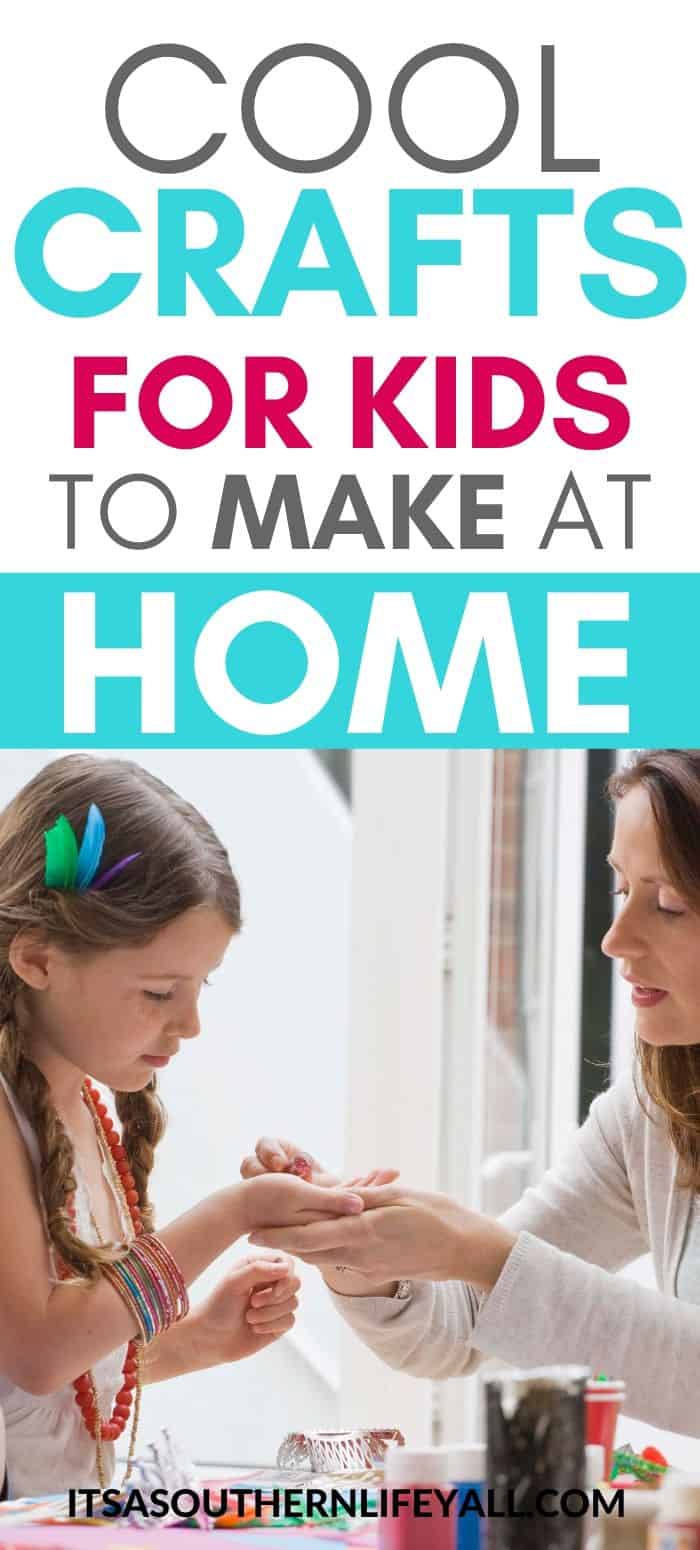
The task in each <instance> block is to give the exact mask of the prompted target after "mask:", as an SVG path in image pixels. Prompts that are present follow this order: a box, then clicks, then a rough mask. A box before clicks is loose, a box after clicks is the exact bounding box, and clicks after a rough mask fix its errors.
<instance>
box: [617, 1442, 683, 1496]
mask: <svg viewBox="0 0 700 1550" xmlns="http://www.w3.org/2000/svg"><path fill="white" fill-rule="evenodd" d="M668 1467H669V1466H668V1462H667V1460H666V1459H665V1458H664V1456H663V1453H659V1450H658V1448H644V1450H643V1452H642V1453H635V1451H634V1449H633V1448H631V1447H630V1446H629V1445H626V1446H623V1447H621V1448H616V1449H615V1451H614V1453H613V1456H612V1465H611V1468H610V1471H609V1475H608V1478H609V1479H610V1480H614V1481H617V1480H619V1479H620V1477H621V1476H625V1477H629V1476H631V1477H632V1478H633V1479H634V1480H641V1481H643V1483H644V1484H645V1485H646V1486H647V1487H648V1488H649V1489H650V1490H652V1489H653V1488H654V1487H657V1488H658V1487H659V1486H661V1485H662V1483H663V1481H664V1478H665V1476H666V1473H667V1471H668Z"/></svg>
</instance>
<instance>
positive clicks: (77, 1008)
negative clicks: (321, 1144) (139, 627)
mask: <svg viewBox="0 0 700 1550" xmlns="http://www.w3.org/2000/svg"><path fill="white" fill-rule="evenodd" d="M239 927H240V904H239V893H238V887H237V885H236V881H235V878H234V877H233V874H232V872H231V868H230V866H229V862H228V858H227V856H226V852H225V851H224V849H223V847H222V845H221V844H220V842H219V841H218V840H217V838H216V835H215V834H214V833H213V832H212V830H211V828H210V827H209V825H208V824H207V823H206V822H205V820H204V819H203V818H202V817H201V815H200V814H199V813H198V812H197V811H196V810H195V809H194V808H193V807H191V806H190V805H189V804H188V803H187V802H184V801H183V800H182V799H181V798H180V797H178V796H176V795H175V793H174V792H173V791H171V790H170V789H169V788H168V787H167V786H165V785H164V784H163V783H162V782H161V781H159V780H157V779H156V778H155V777H154V776H152V775H150V774H148V773H147V772H146V771H145V770H143V769H140V768H139V767H138V766H137V765H135V764H131V763H127V762H124V761H121V760H116V759H101V758H94V757H91V756H89V755H84V754H70V755H68V756H66V757H65V758H62V759H58V760H56V761H55V762H54V763H53V764H50V765H48V766H47V767H46V768H45V769H43V770H42V771H41V772H40V774H38V775H37V776H36V777H35V778H34V779H33V780H32V781H30V782H29V784H28V785H27V786H25V787H24V789H23V790H22V791H20V792H19V794H18V795H17V796H16V797H15V799H14V801H13V802H11V803H10V805H9V807H8V808H7V809H6V810H5V812H4V813H3V814H2V815H0V1178H1V1179H2V1189H1V1190H0V1241H1V1242H2V1254H1V1255H0V1411H1V1412H4V1417H5V1427H6V1432H7V1465H8V1478H9V1489H10V1493H11V1494H12V1495H21V1494H24V1493H42V1492H50V1491H59V1490H63V1489H66V1488H68V1487H70V1486H75V1487H79V1488H82V1487H85V1486H88V1485H98V1484H99V1485H102V1486H104V1485H105V1484H108V1483H109V1482H110V1480H111V1477H112V1474H113V1468H114V1443H115V1441H116V1440H117V1438H118V1437H119V1436H121V1435H122V1434H124V1439H125V1443H127V1444H128V1446H129V1449H130V1456H131V1454H132V1453H133V1448H134V1443H135V1435H134V1433H135V1424H136V1422H137V1419H138V1408H139V1395H140V1389H141V1384H142V1383H154V1382H158V1381H159V1380H162V1379H165V1378H171V1377H174V1376H176V1375H178V1374H180V1373H186V1372H193V1371H196V1370H198V1369H202V1368H205V1367H208V1366H213V1365H215V1364H217V1363H219V1362H230V1361H237V1360H239V1359H240V1358H241V1357H244V1356H248V1355H252V1354H253V1353H254V1352H255V1351H258V1350H261V1349H262V1348H263V1347H264V1346H265V1345H267V1344H269V1342H270V1341H271V1340H274V1339H276V1338H277V1337H278V1336H279V1335H281V1334H282V1333H284V1331H285V1330H287V1329H289V1328H290V1326H291V1325H292V1323H293V1322H294V1309H295V1307H296V1293H297V1290H298V1287H299V1282H298V1280H297V1279H296V1277H295V1276H294V1274H293V1262H292V1261H290V1260H288V1259H287V1257H286V1256H285V1255H284V1254H279V1253H278V1254H276V1255H273V1256H269V1257H267V1258H265V1257H264V1256H263V1257H262V1258H260V1257H258V1258H254V1259H253V1258H250V1259H249V1260H248V1261H246V1262H244V1264H243V1265H242V1266H241V1267H240V1268H238V1269H236V1270H234V1271H233V1272H229V1274H228V1275H227V1276H226V1277H225V1279H224V1280H223V1281H222V1282H221V1284H220V1286H219V1287H218V1288H217V1289H216V1290H215V1291H213V1292H212V1293H211V1295H210V1296H209V1297H207V1298H206V1299H205V1301H203V1302H202V1303H201V1304H200V1305H199V1306H198V1307H197V1308H195V1309H194V1310H192V1311H189V1310H188V1299H187V1290H186V1289H187V1287H188V1286H189V1285H190V1283H191V1282H192V1281H194V1280H196V1278H197V1276H199V1275H200V1274H201V1273H202V1271H203V1270H204V1269H206V1267H207V1266H208V1265H210V1264H211V1263H212V1261H213V1260H215V1259H216V1258H217V1257H218V1256H219V1255H220V1254H221V1253H222V1252H223V1251H224V1250H225V1249H227V1248H228V1247H229V1245H230V1244H232V1243H234V1242H235V1240H236V1239H237V1238H239V1237H240V1236H241V1235H242V1234H243V1233H245V1232H247V1231H249V1230H250V1229H251V1228H253V1227H260V1226H263V1225H265V1224H276V1223H280V1222H287V1221H295V1222H297V1223H302V1222H305V1221H307V1222H308V1221H314V1220H318V1213H319V1211H320V1212H322V1213H324V1214H325V1213H327V1212H333V1211H341V1212H342V1211H346V1210H347V1211H351V1210H353V1209H354V1210H358V1209H360V1210H361V1208H362V1206H361V1201H360V1200H359V1199H358V1198H357V1197H356V1196H353V1195H352V1194H351V1193H350V1192H349V1191H347V1190H337V1191H335V1192H333V1193H332V1195H331V1196H330V1197H329V1196H328V1194H327V1192H326V1191H325V1190H324V1191H321V1190H319V1189H318V1188H317V1187H315V1186H314V1185H312V1184H309V1183H306V1182H304V1181H303V1180H302V1179H300V1178H296V1177H292V1176H289V1177H286V1176H285V1177H283V1178H275V1179H258V1180H253V1181H251V1182H249V1183H246V1184H241V1183H240V1182H239V1183H236V1184H233V1185H231V1186H230V1187H229V1188H226V1189H222V1190H219V1191H217V1192H216V1193H215V1194H212V1195H210V1196H209V1197H208V1198H207V1199H205V1200H203V1201H202V1202H201V1204H199V1205H198V1206H196V1207H195V1208H194V1209H193V1210H190V1211H188V1212H187V1213H186V1214H185V1215H184V1216H181V1217H179V1218H178V1219H177V1220H176V1221H175V1222H172V1223H171V1224H170V1225H169V1226H168V1227H166V1228H164V1229H163V1230H162V1232H160V1234H159V1235H156V1234H155V1233H154V1231H153V1226H154V1216H153V1208H152V1205H151V1202H150V1199H149V1192H148V1184H149V1175H150V1172H151V1168H152V1166H153V1158H154V1150H155V1147H156V1145H157V1143H158V1141H159V1139H160V1137H161V1136H162V1134H163V1128H164V1113H163V1108H162V1105H161V1102H160V1100H159V1098H158V1095H157V1087H156V1084H157V1078H156V1072H157V1071H158V1070H159V1069H161V1068H162V1067H163V1066H165V1065H167V1063H168V1061H169V1060H171V1059H173V1058H174V1057H175V1056H176V1055H177V1051H178V1047H179V1043H180V1041H181V1040H182V1039H190V1038H194V1037H195V1036H196V1035H197V1034H198V1032H199V1018H198V1011H197V1003H198V998H199V993H200V990H201V987H202V985H203V984H204V983H205V981H206V979H207V976H208V975H209V974H210V973H211V972H212V970H213V969H215V968H216V967H217V965H218V964H219V963H220V961H221V959H222V957H223V955H224V953H225V952H226V949H227V947H228V945H229V942H230V940H231V938H232V937H233V936H234V935H235V934H236V933H237V931H238V930H239ZM106 1099H109V1104H108V1103H107V1102H106V1101H105V1100H106ZM110 1107H113V1109H114V1110H115V1111H116V1115H117V1116H118V1121H119V1127H120V1129H119V1127H117V1126H115V1124H114V1122H113V1120H112V1117H111V1115H110V1113H109V1108H110ZM120 1131H121V1134H120ZM182 1139H183V1146H184V1149H185V1151H186V1146H187V1137H186V1136H183V1138H182ZM254 1289H257V1292H258V1295H257V1296H256V1301H255V1305H252V1303H251V1293H252V1292H253V1290H254Z"/></svg>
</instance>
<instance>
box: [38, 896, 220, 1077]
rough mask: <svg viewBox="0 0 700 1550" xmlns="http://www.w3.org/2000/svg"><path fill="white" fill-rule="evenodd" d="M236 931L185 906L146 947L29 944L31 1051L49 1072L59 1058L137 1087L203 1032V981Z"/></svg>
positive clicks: (206, 910)
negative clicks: (72, 949)
mask: <svg viewBox="0 0 700 1550" xmlns="http://www.w3.org/2000/svg"><path fill="white" fill-rule="evenodd" d="M231 935H232V932H231V927H230V926H229V924H228V922H227V921H226V920H224V918H223V917H222V916H221V915H220V914H219V913H218V911H216V910H213V909H209V908H201V909H191V910H187V911H185V913H184V914H182V915H180V916H178V917H177V919H176V920H173V921H171V922H170V923H169V924H168V925H167V926H164V927H163V928H162V930H160V931H159V932H158V934H157V935H156V936H155V937H154V938H153V940H152V941H151V942H148V943H147V944H146V945H145V946H137V947H132V946H125V947H114V948H110V949H109V950H108V951H106V952H98V953H95V954H93V955H91V956H88V957H86V956H84V955H80V954H71V953H65V952H63V951H62V950H61V949H60V948H57V947H55V946H48V947H46V948H39V949H37V950H36V951H34V950H33V949H32V948H31V947H30V948H29V949H28V950H29V951H30V953H31V952H33V953H34V955H33V957H32V958H31V961H30V962H25V963H24V965H23V967H24V974H23V977H24V978H25V983H28V990H27V992H26V993H25V996H26V1003H27V1011H28V1014H29V1015H28V1019H27V1022H28V1027H27V1032H26V1036H25V1040H26V1044H27V1046H28V1048H29V1052H30V1053H31V1054H32V1056H33V1058H34V1059H35V1060H36V1062H37V1064H38V1065H40V1066H41V1067H42V1069H43V1070H44V1072H45V1074H46V1075H47V1076H48V1078H49V1080H51V1077H50V1075H49V1072H50V1071H51V1069H52V1068H53V1067H55V1063H56V1061H59V1062H60V1063H61V1065H63V1064H64V1063H68V1064H70V1065H71V1066H73V1067H77V1068H78V1071H80V1072H88V1073H89V1074H90V1075H91V1076H93V1077H94V1078H95V1079H96V1080H97V1081H101V1082H103V1083H105V1084H106V1085H107V1086H109V1087H112V1088H114V1089H116V1090H117V1091H120V1092H138V1091H139V1090H140V1089H141V1088H143V1087H145V1086H146V1085H147V1084H148V1082H149V1081H150V1079H151V1077H152V1076H153V1072H154V1071H156V1070H158V1069H160V1067H161V1066H163V1065H166V1064H167V1063H168V1061H169V1060H171V1059H172V1058H173V1057H174V1056H175V1055H177V1052H178V1049H179V1046H180V1042H181V1040H182V1039H191V1038H194V1037H196V1035H197V1034H198V1033H199V1013H198V1006H197V1003H198V1001H199V995H200V992H201V989H202V985H203V984H204V983H205V981H206V980H207V978H208V976H209V975H210V974H211V973H212V971H213V970H214V969H215V968H217V967H218V965H219V963H220V962H221V959H222V958H223V955H224V953H225V951H226V948H227V947H228V944H229V942H230V940H231ZM20 972H21V970H20ZM29 987H31V988H29Z"/></svg>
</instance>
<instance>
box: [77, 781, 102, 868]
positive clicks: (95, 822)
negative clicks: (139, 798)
mask: <svg viewBox="0 0 700 1550" xmlns="http://www.w3.org/2000/svg"><path fill="white" fill-rule="evenodd" d="M106 832H107V831H106V829H105V821H104V818H103V817H102V814H101V812H100V809H99V807H97V806H96V804H95V803H94V802H91V803H90V806H89V808H88V815H87V819H86V821H85V829H84V831H83V838H82V840H81V843H80V850H79V851H78V870H77V873H76V878H75V886H76V888H89V886H90V883H91V882H92V880H93V877H94V876H95V874H96V873H97V871H98V869H99V865H100V862H101V860H102V852H103V850H104V844H105V835H106Z"/></svg>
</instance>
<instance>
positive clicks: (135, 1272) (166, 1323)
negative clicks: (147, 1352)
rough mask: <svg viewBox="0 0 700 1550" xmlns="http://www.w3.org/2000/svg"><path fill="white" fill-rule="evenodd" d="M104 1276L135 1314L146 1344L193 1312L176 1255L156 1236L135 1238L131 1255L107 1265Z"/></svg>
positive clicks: (130, 1250) (104, 1266)
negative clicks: (173, 1255) (174, 1256)
mask: <svg viewBox="0 0 700 1550" xmlns="http://www.w3.org/2000/svg"><path fill="white" fill-rule="evenodd" d="M102 1273H103V1275H104V1276H106V1278H107V1280H108V1281H109V1283H110V1285H111V1286H113V1287H114V1290H115V1292H118V1293H119V1296H120V1297H121V1299H122V1302H124V1303H126V1306H127V1308H128V1309H129V1312H130V1313H132V1314H133V1316H134V1318H135V1319H136V1323H137V1324H138V1327H139V1333H140V1335H141V1339H142V1340H143V1342H144V1344H146V1345H147V1344H148V1343H149V1342H150V1341H151V1340H155V1337H156V1335H160V1334H162V1333H163V1331H164V1330H166V1329H170V1326H171V1324H176V1323H177V1322H178V1320H179V1319H184V1318H185V1316H186V1314H187V1313H189V1308H190V1300H189V1297H188V1295H187V1287H186V1286H185V1283H184V1281H183V1279H182V1276H181V1274H180V1271H179V1270H178V1267H177V1265H176V1263H175V1260H174V1259H173V1257H172V1254H171V1253H170V1251H169V1249H167V1248H166V1246H165V1244H164V1243H163V1241H162V1239H160V1238H157V1237H156V1235H155V1233H144V1234H142V1235H141V1237H139V1238H136V1239H134V1242H133V1243H132V1244H131V1245H130V1247H129V1252H128V1254H125V1256H124V1258H123V1259H119V1260H115V1261H114V1262H113V1263H112V1264H107V1265H103V1266H102Z"/></svg>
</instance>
